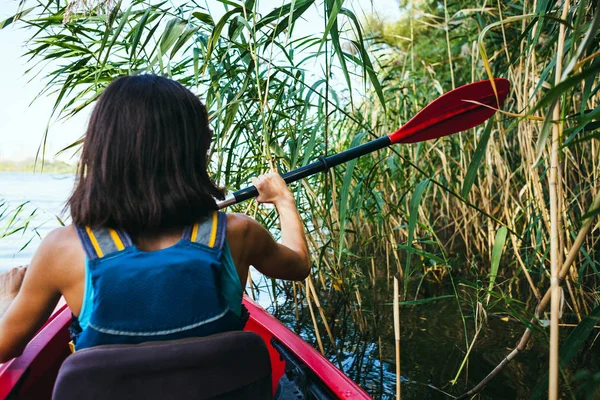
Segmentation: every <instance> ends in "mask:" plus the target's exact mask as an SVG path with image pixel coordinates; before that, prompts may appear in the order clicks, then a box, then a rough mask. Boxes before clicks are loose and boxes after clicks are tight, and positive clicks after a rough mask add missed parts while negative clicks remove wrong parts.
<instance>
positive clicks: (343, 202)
mask: <svg viewBox="0 0 600 400" xmlns="http://www.w3.org/2000/svg"><path fill="white" fill-rule="evenodd" d="M365 134H366V133H365V132H363V133H359V134H358V135H356V136H354V139H352V143H351V144H350V147H356V146H358V145H359V143H360V142H361V141H362V139H363V138H364V137H365ZM356 161H357V159H356V158H355V159H354V160H351V161H349V162H348V164H347V165H346V173H345V174H344V179H343V181H342V188H341V189H340V238H339V241H340V245H339V249H338V257H341V256H342V250H343V249H344V235H345V231H346V216H347V214H348V196H349V193H350V182H351V181H352V172H353V171H354V167H355V166H356Z"/></svg>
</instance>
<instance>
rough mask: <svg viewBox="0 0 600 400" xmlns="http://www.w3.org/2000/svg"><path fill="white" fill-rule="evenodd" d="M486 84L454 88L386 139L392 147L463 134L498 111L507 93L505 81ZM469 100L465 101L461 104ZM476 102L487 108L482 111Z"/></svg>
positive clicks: (487, 81) (488, 81) (507, 82)
mask: <svg viewBox="0 0 600 400" xmlns="http://www.w3.org/2000/svg"><path fill="white" fill-rule="evenodd" d="M494 83H495V85H496V92H497V94H498V97H496V93H495V92H494V89H493V87H492V83H491V81H490V80H485V81H479V82H474V83H470V84H468V85H464V86H461V87H458V88H456V89H454V90H452V91H450V92H448V93H445V94H443V95H442V96H440V97H438V98H437V99H435V100H434V101H433V103H430V104H429V105H428V106H427V107H425V108H424V109H422V110H421V111H419V113H418V114H417V115H415V116H414V117H413V118H412V119H411V120H410V121H408V122H407V123H406V124H404V125H403V126H402V127H400V129H398V130H397V131H396V132H394V133H391V134H389V135H388V137H389V138H390V141H391V142H392V143H415V142H422V141H424V140H429V139H435V138H439V137H442V136H447V135H451V134H453V133H456V132H460V131H464V130H467V129H470V128H473V127H474V126H477V125H479V124H481V123H483V122H484V121H485V120H487V119H488V118H490V117H491V116H492V115H494V113H495V112H496V110H494V109H497V108H500V106H501V105H502V103H503V102H504V99H506V96H507V95H508V92H509V91H510V82H509V81H508V80H507V79H502V78H497V79H495V80H494ZM464 100H469V101H464ZM471 101H473V102H477V103H481V104H485V105H488V106H490V107H492V108H489V107H485V106H483V105H480V104H475V103H472V102H471Z"/></svg>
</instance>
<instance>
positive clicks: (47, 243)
mask: <svg viewBox="0 0 600 400" xmlns="http://www.w3.org/2000/svg"><path fill="white" fill-rule="evenodd" d="M79 247H80V246H79V237H78V236H77V232H76V231H75V227H74V226H73V225H67V226H62V227H60V228H56V229H53V230H51V231H50V233H48V234H47V235H46V237H45V238H44V239H43V240H42V243H41V244H40V247H39V250H38V251H42V252H43V253H45V254H46V255H48V256H51V255H57V256H60V255H65V252H66V253H70V252H72V251H73V250H76V249H78V248H79Z"/></svg>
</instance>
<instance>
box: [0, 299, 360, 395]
mask: <svg viewBox="0 0 600 400" xmlns="http://www.w3.org/2000/svg"><path fill="white" fill-rule="evenodd" d="M244 305H245V306H246V307H247V308H248V311H249V312H250V319H249V320H248V322H247V324H246V328H245V330H246V331H250V332H254V333H256V334H258V335H259V336H260V337H261V338H262V339H263V341H264V342H265V344H266V349H267V350H268V357H267V356H266V355H265V357H266V358H267V360H266V364H267V365H268V364H269V363H268V359H270V368H271V371H270V376H271V386H272V393H276V394H277V393H281V392H282V389H281V388H282V387H286V388H288V389H286V390H288V391H289V387H292V388H293V393H295V394H294V397H293V398H298V399H302V398H304V399H338V398H341V399H370V398H371V397H370V396H369V395H368V394H367V393H366V392H365V391H364V390H362V389H361V388H360V387H359V386H358V385H357V384H356V383H354V382H353V381H352V380H351V379H349V378H348V377H347V376H346V375H344V374H343V373H342V372H341V371H340V370H339V369H338V368H336V367H335V366H334V365H333V364H332V363H330V362H329V361H328V360H327V359H326V358H325V357H323V356H322V355H321V354H320V353H319V352H317V351H316V350H315V349H314V348H312V347H311V346H310V345H309V344H308V343H306V342H305V341H304V340H302V339H301V338H300V337H299V336H297V335H296V334H295V333H293V332H292V331H291V330H289V329H288V328H287V327H285V326H284V325H283V324H282V323H281V322H279V321H278V320H277V319H275V318H274V317H273V316H271V315H270V314H269V313H267V312H266V311H265V310H264V309H263V308H261V307H260V306H259V305H257V304H256V303H254V302H253V301H252V300H250V299H248V298H247V297H245V298H244ZM70 322H71V312H70V310H69V308H68V307H67V305H66V304H65V303H64V302H62V303H61V304H59V306H58V307H57V309H56V311H55V312H54V314H53V315H52V316H51V317H50V319H49V320H48V322H46V324H45V325H44V327H43V328H42V329H41V330H40V331H39V332H38V334H37V335H36V336H35V337H34V338H33V340H32V341H31V342H30V343H29V345H28V346H27V348H26V349H25V351H24V353H23V355H22V356H21V357H18V358H16V359H14V360H11V361H9V362H7V363H5V364H0V399H7V398H8V399H11V400H12V399H27V400H29V399H51V398H52V393H53V388H54V386H55V383H56V381H57V376H58V373H59V369H60V367H61V365H62V364H63V361H65V359H66V358H67V357H68V356H69V355H70V353H71V352H70V350H69V346H68V343H69V341H70V338H69V332H68V328H69V324H70ZM252 336H255V335H252ZM205 339H208V340H210V338H205ZM261 345H262V343H261ZM138 346H144V345H138ZM134 347H135V346H134ZM131 348H133V347H130V348H129V349H131ZM97 349H100V348H97ZM89 350H92V349H88V350H83V351H81V352H77V353H76V354H75V355H74V357H71V358H70V360H71V359H73V358H76V357H75V356H78V355H79V354H80V353H83V352H89ZM94 351H96V349H94ZM117 351H120V352H121V354H124V353H123V352H124V351H128V348H123V347H122V346H121V348H120V349H117ZM125 354H127V353H125ZM172 354H176V353H172ZM120 357H122V359H124V360H126V359H128V358H129V357H127V356H125V357H123V356H122V355H121V356H120ZM132 357H133V356H132ZM242 358H243V357H240V359H242ZM70 360H69V361H70ZM67 364H69V363H68V362H67V363H65V366H66V365H67ZM233 364H237V361H236V362H234V363H232V365H233ZM154 368H160V366H154ZM232 368H233V367H232ZM63 369H65V368H63ZM62 374H63V370H61V375H62ZM69 379H71V382H72V381H73V378H69ZM267 382H268V381H267ZM69 386H70V384H69ZM89 386H90V385H88V387H89ZM278 388H279V389H278ZM268 389H270V388H268ZM286 390H283V392H285V391H286ZM58 397H62V398H66V397H65V396H57V394H56V390H55V398H56V399H57V400H60V399H58ZM67 397H68V396H67ZM275 397H276V398H291V397H290V396H289V395H287V396H279V397H278V396H277V395H276V396H275Z"/></svg>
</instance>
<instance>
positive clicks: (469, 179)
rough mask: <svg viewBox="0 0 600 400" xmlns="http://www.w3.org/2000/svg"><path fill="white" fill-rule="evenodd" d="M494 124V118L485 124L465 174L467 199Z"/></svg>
mask: <svg viewBox="0 0 600 400" xmlns="http://www.w3.org/2000/svg"><path fill="white" fill-rule="evenodd" d="M493 126H494V122H493V120H490V121H488V123H487V125H486V126H485V129H484V130H483V133H482V134H481V137H480V138H479V142H478V143H477V148H476V149H475V152H474V153H473V159H472V160H471V163H470V164H469V169H468V170H467V174H466V175H465V180H464V182H463V187H462V197H463V198H465V199H466V198H467V196H468V195H469V192H470V191H471V187H472V186H473V183H475V179H477V169H478V168H479V166H480V165H481V160H482V159H483V156H484V154H485V152H486V150H487V145H488V142H489V140H490V136H491V132H492V127H493Z"/></svg>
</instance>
